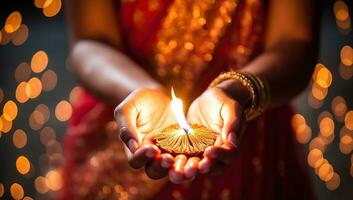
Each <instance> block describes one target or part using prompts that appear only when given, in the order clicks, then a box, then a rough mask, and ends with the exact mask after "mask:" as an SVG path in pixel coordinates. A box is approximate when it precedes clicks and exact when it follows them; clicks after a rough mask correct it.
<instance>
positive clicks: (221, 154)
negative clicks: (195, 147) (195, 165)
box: [204, 143, 236, 164]
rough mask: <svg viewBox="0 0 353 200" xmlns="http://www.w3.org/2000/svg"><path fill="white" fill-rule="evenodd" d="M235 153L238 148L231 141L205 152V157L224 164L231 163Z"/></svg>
mask: <svg viewBox="0 0 353 200" xmlns="http://www.w3.org/2000/svg"><path fill="white" fill-rule="evenodd" d="M235 155H236V148H235V147H234V146H233V145H231V144H229V143H227V144H224V145H222V147H215V146H213V147H211V148H209V149H207V150H206V151H205V152H204V156H205V157H208V158H210V159H213V160H216V161H218V162H221V163H224V164H229V163H231V162H232V160H233V159H234V157H235Z"/></svg>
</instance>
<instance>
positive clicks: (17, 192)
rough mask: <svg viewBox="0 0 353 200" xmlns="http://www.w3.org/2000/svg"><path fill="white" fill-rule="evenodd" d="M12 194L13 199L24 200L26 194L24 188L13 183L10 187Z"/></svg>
mask: <svg viewBox="0 0 353 200" xmlns="http://www.w3.org/2000/svg"><path fill="white" fill-rule="evenodd" d="M10 193H11V196H12V198H14V199H16V200H17V199H22V198H23V196H24V194H25V192H24V190H23V187H22V186H21V185H20V184H18V183H13V184H12V185H11V187H10Z"/></svg>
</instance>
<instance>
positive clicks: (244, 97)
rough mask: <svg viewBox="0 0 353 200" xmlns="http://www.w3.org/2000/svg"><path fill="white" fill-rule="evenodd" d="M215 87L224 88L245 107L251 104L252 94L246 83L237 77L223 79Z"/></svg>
mask: <svg viewBox="0 0 353 200" xmlns="http://www.w3.org/2000/svg"><path fill="white" fill-rule="evenodd" d="M215 87H217V88H220V89H222V90H223V91H224V92H225V93H226V94H227V95H228V96H229V97H231V98H232V99H234V100H236V101H237V102H238V103H239V104H240V105H242V106H243V108H247V107H249V106H250V105H251V94H250V91H249V89H248V88H247V87H246V86H244V84H243V83H242V82H241V81H239V80H235V79H229V80H225V81H222V82H221V83H219V84H217V85H216V86H215Z"/></svg>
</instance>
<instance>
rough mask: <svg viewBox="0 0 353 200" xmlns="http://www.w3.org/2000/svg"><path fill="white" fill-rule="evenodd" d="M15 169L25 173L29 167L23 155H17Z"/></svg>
mask: <svg viewBox="0 0 353 200" xmlns="http://www.w3.org/2000/svg"><path fill="white" fill-rule="evenodd" d="M16 169H17V171H18V172H19V173H20V174H27V173H28V172H29V170H30V169H31V164H30V162H29V160H28V158H26V157H25V156H19V157H18V158H17V160H16Z"/></svg>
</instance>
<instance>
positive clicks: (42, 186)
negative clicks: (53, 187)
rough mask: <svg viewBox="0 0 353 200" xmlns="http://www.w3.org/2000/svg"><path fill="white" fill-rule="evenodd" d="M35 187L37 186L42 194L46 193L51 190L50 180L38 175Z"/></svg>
mask: <svg viewBox="0 0 353 200" xmlns="http://www.w3.org/2000/svg"><path fill="white" fill-rule="evenodd" d="M34 187H35V188H36V190H37V192H39V193H41V194H45V193H47V192H48V191H49V187H48V181H47V179H46V178H45V177H43V176H38V177H37V178H36V179H35V180H34Z"/></svg>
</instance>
